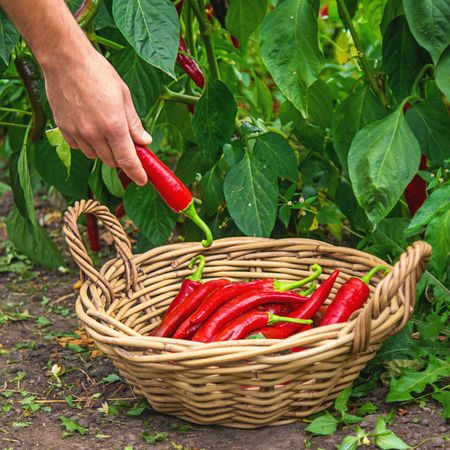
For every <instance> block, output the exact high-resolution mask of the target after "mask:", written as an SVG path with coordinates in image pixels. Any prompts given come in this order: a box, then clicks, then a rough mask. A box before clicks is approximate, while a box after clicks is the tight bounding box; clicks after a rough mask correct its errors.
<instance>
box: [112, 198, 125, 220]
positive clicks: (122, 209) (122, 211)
mask: <svg viewBox="0 0 450 450" xmlns="http://www.w3.org/2000/svg"><path fill="white" fill-rule="evenodd" d="M114 215H115V216H116V217H117V218H118V219H121V218H122V217H123V216H124V215H125V206H123V202H120V203H119V204H118V205H117V208H116V209H115V210H114Z"/></svg>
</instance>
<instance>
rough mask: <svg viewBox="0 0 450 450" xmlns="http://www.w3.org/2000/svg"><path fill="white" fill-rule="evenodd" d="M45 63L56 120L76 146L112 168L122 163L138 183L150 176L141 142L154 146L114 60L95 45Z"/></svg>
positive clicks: (142, 183) (142, 182)
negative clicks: (143, 161) (140, 155)
mask: <svg viewBox="0 0 450 450" xmlns="http://www.w3.org/2000/svg"><path fill="white" fill-rule="evenodd" d="M55 59H56V60H55V61H54V60H52V59H49V63H48V64H45V65H43V67H42V69H43V72H44V75H45V87H46V91H47V96H48V101H49V103H50V106H51V108H52V111H53V116H54V119H55V122H56V125H57V126H58V127H59V129H60V130H61V133H62V134H63V136H64V138H65V139H66V141H67V142H68V143H69V145H70V146H71V147H72V148H79V149H81V151H82V152H83V153H84V154H85V155H86V156H87V157H88V158H91V159H94V158H96V157H98V158H100V159H101V160H102V161H103V162H104V163H105V164H107V165H108V166H110V167H121V168H122V169H123V170H124V171H125V172H126V174H127V175H128V176H129V177H130V178H131V179H132V180H134V181H135V182H136V183H137V184H138V185H144V184H145V183H146V182H147V175H146V173H145V171H144V169H143V168H142V165H141V163H140V161H139V159H138V157H137V155H136V151H135V146H134V143H136V144H142V145H148V144H150V143H151V142H152V138H151V136H150V135H149V134H148V133H147V132H146V131H145V130H144V128H143V127H142V124H141V121H140V119H139V116H138V115H137V113H136V110H135V108H134V105H133V101H132V98H131V94H130V90H129V89H128V87H127V85H126V84H125V83H124V82H123V81H122V79H121V78H120V77H119V75H118V74H117V72H116V71H115V70H114V68H113V67H112V66H111V65H110V64H109V62H108V61H107V60H106V59H105V58H104V57H103V56H102V55H100V54H99V53H98V52H97V51H96V50H95V49H94V48H93V47H92V46H90V45H87V46H86V45H83V44H82V43H81V45H80V48H78V49H71V51H70V53H69V54H67V55H65V56H64V57H63V58H55Z"/></svg>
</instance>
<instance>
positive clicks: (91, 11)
mask: <svg viewBox="0 0 450 450" xmlns="http://www.w3.org/2000/svg"><path fill="white" fill-rule="evenodd" d="M100 3H101V0H83V2H82V3H81V5H80V7H79V8H78V9H77V10H76V11H75V12H74V13H73V16H74V17H75V19H76V21H77V23H78V25H79V26H80V27H81V28H86V27H87V26H88V25H89V24H90V23H91V22H92V20H93V19H94V17H95V16H96V14H97V12H98V9H99V8H100Z"/></svg>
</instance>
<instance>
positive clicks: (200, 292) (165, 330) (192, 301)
mask: <svg viewBox="0 0 450 450" xmlns="http://www.w3.org/2000/svg"><path fill="white" fill-rule="evenodd" d="M228 283H230V281H229V280H226V279H224V278H220V279H218V280H211V281H207V282H206V283H204V284H203V285H201V286H200V287H198V288H197V289H196V290H195V291H194V292H192V293H191V294H190V295H188V296H187V297H186V298H185V299H184V301H183V302H182V303H181V304H179V305H178V306H177V307H176V308H174V309H173V310H172V311H171V312H170V314H165V315H164V317H163V319H162V321H161V323H160V325H159V326H158V327H157V328H156V329H155V330H154V333H153V336H159V337H171V336H172V335H173V334H174V332H175V330H176V329H177V328H178V326H179V325H180V324H181V322H182V321H183V320H184V319H185V318H186V317H187V316H188V315H189V314H190V312H191V311H192V310H193V309H195V308H197V306H198V305H199V304H200V302H201V301H202V300H203V299H204V298H205V296H207V295H208V294H210V293H211V292H214V291H215V290H216V289H217V288H219V287H222V286H225V285H226V284H228Z"/></svg>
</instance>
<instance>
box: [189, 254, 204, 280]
mask: <svg viewBox="0 0 450 450" xmlns="http://www.w3.org/2000/svg"><path fill="white" fill-rule="evenodd" d="M197 261H198V266H197V268H196V269H195V272H194V273H193V274H192V275H189V276H188V277H186V279H187V280H191V281H202V275H203V269H204V268H205V262H206V261H205V257H204V256H203V255H197V256H195V257H194V258H192V261H191V262H190V263H189V265H188V267H189V269H192V268H193V267H194V264H195V263H196V262H197Z"/></svg>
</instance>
